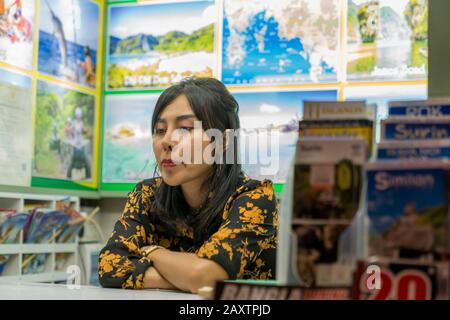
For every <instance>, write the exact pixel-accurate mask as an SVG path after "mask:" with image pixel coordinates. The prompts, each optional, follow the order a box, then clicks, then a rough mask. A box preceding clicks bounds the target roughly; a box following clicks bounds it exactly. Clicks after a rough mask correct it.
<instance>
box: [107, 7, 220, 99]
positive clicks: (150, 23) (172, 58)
mask: <svg viewBox="0 0 450 320" xmlns="http://www.w3.org/2000/svg"><path fill="white" fill-rule="evenodd" d="M216 20H217V9H216V6H215V2H214V1H210V0H208V1H191V2H173V3H161V4H151V3H149V4H138V5H135V4H133V5H129V4H127V5H114V6H111V7H110V9H109V21H108V36H109V48H108V49H107V50H108V56H107V73H108V78H107V89H111V90H114V89H138V88H140V89H142V88H158V87H159V88H161V87H167V86H170V85H171V84H173V83H176V82H179V81H180V80H181V79H183V78H185V77H193V76H196V77H212V76H213V75H214V69H215V66H216V56H215V53H214V34H215V21H216Z"/></svg>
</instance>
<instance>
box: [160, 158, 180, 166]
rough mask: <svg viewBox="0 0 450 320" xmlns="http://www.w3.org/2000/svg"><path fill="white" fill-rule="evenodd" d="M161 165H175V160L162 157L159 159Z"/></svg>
mask: <svg viewBox="0 0 450 320" xmlns="http://www.w3.org/2000/svg"><path fill="white" fill-rule="evenodd" d="M161 165H162V166H163V167H164V168H173V167H175V166H176V165H177V164H176V163H175V162H173V161H172V160H170V159H164V160H163V161H161Z"/></svg>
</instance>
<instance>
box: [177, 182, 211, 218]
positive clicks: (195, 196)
mask: <svg viewBox="0 0 450 320" xmlns="http://www.w3.org/2000/svg"><path fill="white" fill-rule="evenodd" d="M204 182H205V179H196V180H193V181H189V182H187V183H184V184H182V185H181V190H182V191H183V195H184V199H185V200H186V202H187V204H188V205H189V207H191V209H194V210H195V209H198V208H199V207H200V206H201V205H202V204H203V202H205V200H206V198H207V197H208V188H207V186H205V183H204Z"/></svg>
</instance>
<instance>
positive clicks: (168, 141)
mask: <svg viewBox="0 0 450 320" xmlns="http://www.w3.org/2000/svg"><path fill="white" fill-rule="evenodd" d="M161 144H162V147H163V149H164V151H169V152H170V151H172V149H173V147H174V146H175V141H173V140H172V133H171V131H169V130H167V131H166V134H165V135H164V137H163V139H162V141H161Z"/></svg>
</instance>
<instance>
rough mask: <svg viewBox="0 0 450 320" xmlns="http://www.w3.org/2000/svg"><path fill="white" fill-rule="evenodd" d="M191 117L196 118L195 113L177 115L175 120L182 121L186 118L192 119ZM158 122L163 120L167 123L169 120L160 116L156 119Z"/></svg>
mask: <svg viewBox="0 0 450 320" xmlns="http://www.w3.org/2000/svg"><path fill="white" fill-rule="evenodd" d="M191 118H196V116H195V114H193V113H189V114H182V115H181V116H176V117H175V121H177V122H178V121H182V120H186V119H191ZM156 122H163V123H167V120H166V119H164V118H158V119H157V120H156Z"/></svg>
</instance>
